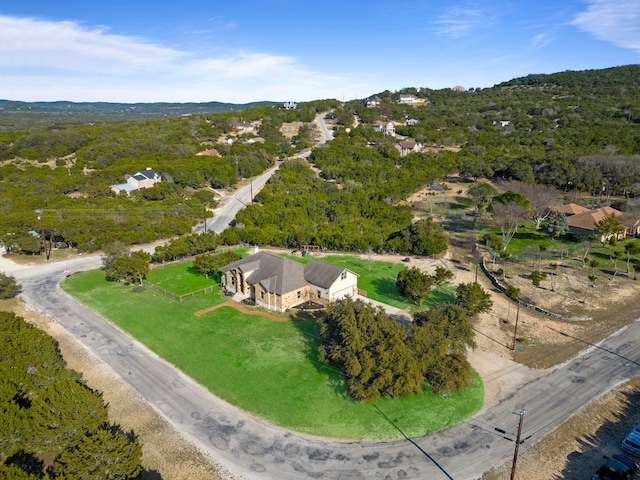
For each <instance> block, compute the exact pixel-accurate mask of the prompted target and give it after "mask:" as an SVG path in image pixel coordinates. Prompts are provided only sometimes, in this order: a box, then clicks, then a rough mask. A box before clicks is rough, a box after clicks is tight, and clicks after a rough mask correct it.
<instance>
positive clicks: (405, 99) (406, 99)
mask: <svg viewBox="0 0 640 480" xmlns="http://www.w3.org/2000/svg"><path fill="white" fill-rule="evenodd" d="M398 103H418V98H417V97H416V96H415V95H408V94H404V93H401V94H400V97H398Z"/></svg>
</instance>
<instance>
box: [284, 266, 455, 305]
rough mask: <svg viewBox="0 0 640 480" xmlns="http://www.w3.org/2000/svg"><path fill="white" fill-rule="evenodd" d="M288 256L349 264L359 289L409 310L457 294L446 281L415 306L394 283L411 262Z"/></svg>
mask: <svg viewBox="0 0 640 480" xmlns="http://www.w3.org/2000/svg"><path fill="white" fill-rule="evenodd" d="M287 257H288V258H291V259H293V260H297V261H299V262H302V263H305V264H306V263H309V262H310V261H311V260H312V259H316V260H320V261H322V262H327V263H331V264H333V265H339V266H341V267H345V268H348V269H349V270H351V271H352V272H354V273H357V274H358V289H360V290H364V291H365V292H366V296H367V298H371V299H372V300H377V301H379V302H383V303H386V304H387V305H392V306H394V307H397V308H406V307H411V309H412V311H415V310H424V309H426V308H429V307H430V306H431V305H434V304H436V303H452V302H454V301H455V298H456V289H455V287H453V286H451V285H448V284H445V285H442V286H440V287H438V288H436V289H434V290H433V292H432V293H431V295H430V296H429V297H428V298H427V299H426V300H425V301H424V302H423V304H422V306H421V307H418V306H417V305H416V304H415V303H414V302H413V300H411V299H410V298H407V297H405V296H403V295H400V292H399V291H398V287H396V277H397V276H398V272H400V270H403V269H405V268H408V267H410V265H404V264H402V263H392V262H380V261H369V260H366V259H363V258H360V257H356V256H354V255H328V256H323V257H314V256H313V255H306V256H304V257H295V256H291V255H287Z"/></svg>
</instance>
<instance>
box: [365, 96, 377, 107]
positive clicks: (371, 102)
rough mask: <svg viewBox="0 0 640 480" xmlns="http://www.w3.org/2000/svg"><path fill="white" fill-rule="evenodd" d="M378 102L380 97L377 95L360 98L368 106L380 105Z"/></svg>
mask: <svg viewBox="0 0 640 480" xmlns="http://www.w3.org/2000/svg"><path fill="white" fill-rule="evenodd" d="M380 102H381V100H380V97H378V96H373V97H369V98H365V99H364V100H362V104H363V105H364V106H365V107H368V108H372V107H377V106H379V105H380Z"/></svg>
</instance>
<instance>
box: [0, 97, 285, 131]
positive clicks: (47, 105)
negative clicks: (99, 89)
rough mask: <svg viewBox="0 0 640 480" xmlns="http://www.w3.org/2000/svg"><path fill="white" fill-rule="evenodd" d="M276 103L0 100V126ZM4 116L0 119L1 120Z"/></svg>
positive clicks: (145, 116)
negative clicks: (30, 120)
mask: <svg viewBox="0 0 640 480" xmlns="http://www.w3.org/2000/svg"><path fill="white" fill-rule="evenodd" d="M278 103H279V102H269V101H263V102H251V103H243V104H237V103H222V102H204V103H165V102H157V103H110V102H67V101H58V102H19V101H15V100H0V115H1V116H0V123H2V124H7V122H8V123H13V124H14V125H15V124H18V125H20V124H22V123H23V122H24V120H25V117H28V116H29V114H37V118H38V123H40V124H41V126H46V125H51V124H57V125H59V124H78V123H87V122H99V123H112V122H121V121H123V122H127V121H135V120H145V119H154V118H162V117H180V116H186V115H195V114H208V113H223V112H231V111H234V110H237V111H241V110H247V109H249V108H252V107H258V106H263V105H276V104H278ZM2 117H4V118H2Z"/></svg>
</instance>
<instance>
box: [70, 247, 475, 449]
mask: <svg viewBox="0 0 640 480" xmlns="http://www.w3.org/2000/svg"><path fill="white" fill-rule="evenodd" d="M323 260H325V258H323ZM183 265H184V264H183ZM183 269H185V267H184V266H183ZM187 283H188V282H187ZM63 288H64V289H65V290H66V291H67V292H69V293H70V294H71V295H73V296H75V297H77V298H78V299H79V300H81V301H82V302H84V303H86V304H87V305H89V306H90V307H91V308H93V309H94V310H96V311H98V312H100V313H101V314H102V315H104V316H105V317H106V318H108V319H109V320H110V321H112V322H113V323H114V324H116V325H118V326H119V327H121V328H122V329H124V330H125V331H127V332H128V333H130V334H131V335H132V336H134V337H135V338H137V339H138V340H140V341H141V342H142V343H144V344H145V345H147V346H148V347H149V348H150V349H151V350H153V351H154V352H156V353H157V354H158V355H160V356H161V357H163V358H165V359H166V360H168V361H169V362H171V363H172V364H174V365H175V366H176V367H178V368H179V369H180V370H182V371H184V372H185V373H186V374H188V375H189V376H191V377H192V378H194V379H195V380H197V381H198V382H199V383H201V384H202V385H204V386H205V387H207V388H208V389H209V390H211V391H212V392H213V393H215V394H216V395H218V396H219V397H221V398H223V399H225V400H227V401H229V402H231V403H233V404H235V405H237V406H239V407H240V408H242V409H244V410H247V411H249V412H251V413H253V414H255V415H258V416H260V417H262V418H265V419H267V420H269V421H270V422H272V423H275V424H278V425H281V426H284V427H287V428H290V429H292V430H295V431H299V432H303V433H308V434H312V435H320V436H328V437H335V438H344V439H377V440H384V439H395V438H402V436H403V435H407V436H421V435H425V434H427V433H429V432H432V431H435V430H439V429H442V428H445V427H447V426H450V425H453V424H456V423H459V422H460V421H462V420H464V419H466V418H468V417H469V416H471V415H472V414H473V413H475V412H476V411H478V410H479V409H480V408H481V406H482V399H483V395H484V388H483V385H482V382H481V380H480V378H479V377H477V376H476V377H475V381H474V384H473V386H472V387H471V388H470V389H469V390H468V391H466V392H464V393H463V394H453V395H449V396H446V397H444V396H439V395H433V394H431V393H423V394H419V395H414V396H411V397H406V398H402V399H391V398H385V399H381V400H378V401H376V402H371V403H360V402H355V401H353V400H352V399H351V398H350V397H349V396H348V394H347V391H346V388H345V383H344V381H343V378H342V375H341V374H340V373H339V372H338V371H336V370H334V369H333V368H330V367H328V366H327V365H325V364H324V363H323V362H321V361H320V359H319V357H318V342H319V340H318V338H317V337H316V335H315V322H314V321H311V320H307V321H297V322H275V321H272V320H268V319H266V318H264V317H258V316H247V315H243V314H241V313H239V312H238V311H237V310H235V309H233V308H229V307H222V308H219V309H217V310H214V311H212V312H210V313H208V314H205V315H203V316H200V317H196V316H195V315H194V313H195V312H196V311H199V310H202V309H204V308H207V307H209V306H211V305H216V304H219V303H222V302H224V301H225V298H224V297H223V296H222V295H220V294H219V293H218V292H216V293H212V294H207V295H202V296H200V297H196V298H194V299H192V300H188V301H186V302H182V303H178V302H174V301H172V300H169V299H168V298H166V297H164V296H162V295H160V294H159V293H156V292H154V291H152V290H145V291H143V292H134V291H132V289H131V288H130V287H125V286H123V285H121V284H117V283H109V282H106V281H105V280H104V273H103V272H102V271H101V270H95V271H90V272H84V273H78V274H75V275H73V276H71V277H69V278H68V279H67V280H66V281H65V282H64V283H63ZM427 391H428V389H427Z"/></svg>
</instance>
